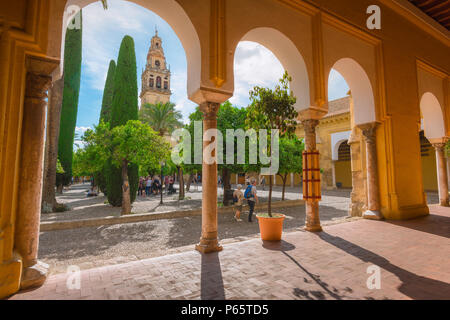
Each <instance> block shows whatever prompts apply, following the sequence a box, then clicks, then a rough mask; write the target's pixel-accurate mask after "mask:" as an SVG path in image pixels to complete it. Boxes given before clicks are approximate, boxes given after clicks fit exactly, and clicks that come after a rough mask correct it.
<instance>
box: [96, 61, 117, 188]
mask: <svg viewBox="0 0 450 320" xmlns="http://www.w3.org/2000/svg"><path fill="white" fill-rule="evenodd" d="M115 72H116V62H115V61H114V60H111V61H110V62H109V68H108V74H107V76H106V82H105V89H104V90H103V100H102V109H101V111H100V120H99V122H101V121H103V122H105V123H107V122H110V121H111V108H112V100H113V95H114V74H115ZM95 180H96V181H97V185H98V187H99V188H100V190H101V191H103V193H105V194H107V190H106V170H103V172H97V173H96V174H95Z"/></svg>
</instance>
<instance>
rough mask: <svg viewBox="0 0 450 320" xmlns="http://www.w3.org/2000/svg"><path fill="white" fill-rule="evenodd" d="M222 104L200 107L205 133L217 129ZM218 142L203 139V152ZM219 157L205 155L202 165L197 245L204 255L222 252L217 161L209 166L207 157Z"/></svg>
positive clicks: (209, 103)
mask: <svg viewBox="0 0 450 320" xmlns="http://www.w3.org/2000/svg"><path fill="white" fill-rule="evenodd" d="M219 107H220V104H218V103H213V102H206V103H203V104H202V105H200V110H201V111H202V112H203V133H205V132H206V131H207V130H209V129H217V111H218V110H219ZM212 143H214V144H215V143H217V142H216V141H205V140H204V139H203V150H205V148H206V147H207V146H209V145H210V144H212ZM207 156H213V157H217V154H216V151H214V154H212V155H208V154H205V153H204V154H203V164H202V235H201V238H200V243H199V244H197V245H196V247H195V248H196V249H197V250H198V251H200V252H202V253H209V252H216V251H221V250H222V247H221V246H220V245H219V240H218V238H217V161H214V163H212V164H208V163H206V161H205V157H207Z"/></svg>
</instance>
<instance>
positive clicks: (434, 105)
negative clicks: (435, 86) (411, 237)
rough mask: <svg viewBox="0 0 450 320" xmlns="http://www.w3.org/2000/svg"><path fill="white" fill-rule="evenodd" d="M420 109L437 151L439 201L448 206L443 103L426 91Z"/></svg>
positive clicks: (429, 137)
mask: <svg viewBox="0 0 450 320" xmlns="http://www.w3.org/2000/svg"><path fill="white" fill-rule="evenodd" d="M420 111H421V113H422V115H423V130H424V135H425V137H426V138H427V139H428V140H429V141H430V143H431V144H432V145H433V147H434V149H435V151H436V167H437V176H438V190H439V203H440V205H441V206H444V207H447V206H448V205H449V195H448V172H447V159H446V157H445V145H446V143H447V137H446V135H445V123H444V115H443V112H442V108H441V104H440V103H439V100H438V99H437V98H436V96H435V95H434V94H433V93H431V92H426V93H424V94H423V95H422V98H421V99H420ZM422 178H423V177H422Z"/></svg>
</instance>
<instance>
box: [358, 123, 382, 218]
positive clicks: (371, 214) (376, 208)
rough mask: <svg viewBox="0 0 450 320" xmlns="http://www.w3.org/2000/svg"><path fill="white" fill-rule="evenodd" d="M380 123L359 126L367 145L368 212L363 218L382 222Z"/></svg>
mask: <svg viewBox="0 0 450 320" xmlns="http://www.w3.org/2000/svg"><path fill="white" fill-rule="evenodd" d="M377 125H378V123H376V122H371V123H366V124H363V125H359V128H360V129H361V130H362V134H363V137H364V141H365V143H366V167H367V211H366V212H364V213H363V218H365V219H373V220H381V219H383V217H382V215H381V213H380V192H379V188H378V167H377V147H376V143H375V142H376V128H377Z"/></svg>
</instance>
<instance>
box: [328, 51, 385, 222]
mask: <svg viewBox="0 0 450 320" xmlns="http://www.w3.org/2000/svg"><path fill="white" fill-rule="evenodd" d="M332 69H334V70H336V71H337V72H339V73H340V74H341V75H342V76H343V78H344V79H345V81H346V82H347V84H348V86H349V88H350V91H351V98H352V103H351V106H350V114H351V128H352V132H351V135H350V137H349V140H348V144H350V149H351V171H352V187H353V190H352V194H351V204H350V208H349V211H350V215H352V216H361V215H362V216H363V217H365V218H369V219H381V218H382V216H381V213H380V200H379V186H378V183H379V182H378V168H377V150H376V144H375V139H376V128H377V125H378V123H377V119H376V114H377V113H376V105H375V97H374V93H373V86H372V83H371V81H370V79H369V77H368V75H367V73H366V71H365V70H364V69H363V67H362V66H361V65H360V64H359V63H358V62H357V61H355V60H354V59H351V58H342V59H340V60H338V61H337V62H335V64H334V65H333V67H332ZM364 151H365V154H364ZM364 160H365V161H364Z"/></svg>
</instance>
